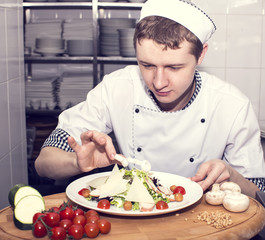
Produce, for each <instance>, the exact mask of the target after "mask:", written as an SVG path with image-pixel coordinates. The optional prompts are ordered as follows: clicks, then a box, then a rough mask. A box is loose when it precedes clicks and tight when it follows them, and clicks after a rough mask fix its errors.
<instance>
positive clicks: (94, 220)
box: [86, 215, 100, 223]
mask: <svg viewBox="0 0 265 240" xmlns="http://www.w3.org/2000/svg"><path fill="white" fill-rule="evenodd" d="M99 219H100V217H99V216H96V215H95V216H90V217H88V218H87V219H86V223H97V222H98V220H99Z"/></svg>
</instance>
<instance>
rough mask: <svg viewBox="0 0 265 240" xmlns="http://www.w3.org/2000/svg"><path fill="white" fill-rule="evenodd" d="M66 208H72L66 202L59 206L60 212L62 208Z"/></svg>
mask: <svg viewBox="0 0 265 240" xmlns="http://www.w3.org/2000/svg"><path fill="white" fill-rule="evenodd" d="M66 207H70V208H73V206H72V205H71V204H69V203H68V202H63V203H62V204H61V205H60V207H59V208H60V210H61V209H62V208H66Z"/></svg>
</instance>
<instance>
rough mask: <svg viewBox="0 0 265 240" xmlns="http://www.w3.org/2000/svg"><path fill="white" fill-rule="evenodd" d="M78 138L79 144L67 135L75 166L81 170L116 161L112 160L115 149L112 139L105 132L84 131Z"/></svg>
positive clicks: (85, 170)
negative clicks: (74, 154)
mask: <svg viewBox="0 0 265 240" xmlns="http://www.w3.org/2000/svg"><path fill="white" fill-rule="evenodd" d="M80 139H81V145H79V144H78V143H77V142H76V141H75V139H74V138H73V137H71V136H70V137H68V143H69V145H70V147H71V148H72V149H73V150H74V151H75V153H76V156H77V159H76V161H77V166H78V167H79V168H80V170H81V171H82V172H88V171H91V170H93V169H95V168H101V167H106V166H109V165H112V164H115V163H118V162H117V161H115V160H114V156H115V154H116V150H115V148H114V145H113V143H112V139H111V137H110V136H108V135H107V134H105V133H101V132H98V131H86V132H83V133H82V134H81V136H80Z"/></svg>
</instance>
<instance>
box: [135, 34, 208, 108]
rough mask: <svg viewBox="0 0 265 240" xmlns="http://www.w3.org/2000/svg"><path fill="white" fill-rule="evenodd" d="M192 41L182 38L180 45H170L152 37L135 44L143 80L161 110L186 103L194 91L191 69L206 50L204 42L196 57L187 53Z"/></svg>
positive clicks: (193, 71)
mask: <svg viewBox="0 0 265 240" xmlns="http://www.w3.org/2000/svg"><path fill="white" fill-rule="evenodd" d="M190 48H191V43H189V42H188V41H184V42H183V43H181V45H180V48H178V49H171V48H166V49H165V46H163V45H160V44H158V43H156V42H154V41H153V40H150V39H143V40H141V41H140V43H139V42H137V44H136V55H137V60H138V64H139V67H140V71H141V73H142V76H143V79H144V81H145V84H146V85H147V87H148V88H149V90H151V91H152V93H153V94H154V97H155V100H156V101H157V104H158V105H159V107H160V108H161V109H162V110H164V111H177V110H180V109H182V108H183V107H185V105H186V104H187V103H188V102H189V100H190V98H191V96H192V94H193V91H194V87H195V84H194V81H193V78H194V73H195V68H196V66H197V65H199V64H200V63H201V62H202V60H203V57H204V55H205V53H206V51H207V45H204V48H203V52H202V55H201V57H200V58H199V59H198V60H197V59H196V58H195V56H194V55H192V54H191V53H190Z"/></svg>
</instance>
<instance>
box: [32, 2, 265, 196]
mask: <svg viewBox="0 0 265 240" xmlns="http://www.w3.org/2000/svg"><path fill="white" fill-rule="evenodd" d="M215 30H216V27H215V24H214V22H213V21H212V19H211V18H210V17H209V16H208V15H207V14H206V13H205V12H203V11H202V10H201V9H200V8H199V7H197V6H195V5H194V4H193V3H191V2H190V1H184V0H163V1H161V0H148V1H147V2H146V3H145V4H144V6H143V8H142V10H141V18H140V21H139V22H138V23H137V26H136V30H135V37H134V43H135V49H136V56H137V61H138V65H137V66H127V67H125V68H123V69H120V70H118V71H115V72H113V73H111V74H108V75H106V76H105V77H104V79H103V81H102V82H101V83H99V84H98V85H97V86H96V87H95V88H94V89H93V90H91V91H90V92H89V93H88V94H87V98H86V100H85V101H84V102H82V103H80V104H78V105H76V106H74V107H72V108H70V109H67V110H65V111H64V112H63V113H62V114H61V115H60V116H59V122H58V125H57V127H56V129H55V130H54V131H53V132H52V134H51V135H50V136H49V138H48V139H47V140H46V141H45V143H44V145H43V147H42V150H41V152H40V155H39V156H38V158H37V160H36V162H35V167H36V170H37V172H38V173H39V175H40V176H45V177H48V178H53V179H60V178H68V177H71V176H74V175H77V174H80V173H83V172H89V171H91V170H93V169H95V168H100V167H105V166H108V165H111V164H114V163H117V161H116V160H115V159H114V156H115V154H116V149H115V148H114V145H113V143H112V140H111V138H110V137H109V136H108V135H107V134H108V133H110V132H112V131H113V132H114V134H115V136H116V139H117V143H118V146H119V150H120V152H121V153H122V154H123V155H124V156H126V157H131V158H137V159H140V160H145V159H147V160H149V161H150V162H151V165H152V170H154V171H161V172H168V173H174V174H177V175H182V176H185V177H190V178H191V179H192V180H193V181H196V182H198V183H199V184H200V185H201V186H202V188H203V190H206V189H208V188H209V187H210V186H211V185H212V184H213V183H216V182H217V183H221V182H224V181H233V182H236V183H238V184H239V185H240V187H241V189H242V192H243V193H245V194H247V195H249V196H252V197H254V196H255V193H256V191H259V190H262V191H264V189H265V186H264V185H265V184H264V179H265V166H264V158H263V151H262V148H261V144H260V130H259V125H258V121H257V119H256V116H255V113H254V111H253V108H252V106H251V103H250V101H249V99H247V98H246V96H244V95H243V94H242V93H241V92H240V91H239V90H238V89H236V88H235V87H234V86H232V85H230V84H229V83H227V82H224V81H222V80H220V79H218V78H216V77H214V76H212V75H209V74H207V73H204V72H199V71H198V70H197V66H198V65H200V64H201V63H202V61H203V59H204V56H205V54H206V52H207V49H208V44H207V40H208V39H209V38H210V37H211V36H212V34H213V33H214V32H215ZM129 167H130V168H132V167H134V165H132V164H131V165H129Z"/></svg>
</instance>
